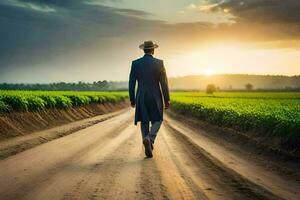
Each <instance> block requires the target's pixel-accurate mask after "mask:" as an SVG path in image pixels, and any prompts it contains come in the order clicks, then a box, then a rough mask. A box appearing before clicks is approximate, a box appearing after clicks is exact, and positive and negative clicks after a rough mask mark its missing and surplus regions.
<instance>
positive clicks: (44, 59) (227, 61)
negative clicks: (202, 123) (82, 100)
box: [0, 0, 300, 83]
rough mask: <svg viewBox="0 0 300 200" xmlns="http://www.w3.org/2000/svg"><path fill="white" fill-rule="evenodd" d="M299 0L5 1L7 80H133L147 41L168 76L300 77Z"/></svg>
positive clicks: (2, 40)
mask: <svg viewBox="0 0 300 200" xmlns="http://www.w3.org/2000/svg"><path fill="white" fill-rule="evenodd" d="M299 10H300V1H299V0H151V1H148V0H145V1H142V0H1V1H0V82H30V83H36V82H42V83H44V82H53V81H66V82H74V81H76V82H77V81H87V82H92V81H97V80H103V79H107V80H127V78H128V72H129V69H130V64H131V61H132V60H134V59H136V58H138V57H140V56H142V55H143V53H142V51H141V50H140V49H139V48H138V46H139V44H141V43H142V42H143V41H144V40H153V41H154V42H157V43H158V45H159V48H158V49H157V51H156V53H155V56H156V57H158V58H161V59H163V60H164V63H165V66H166V69H167V73H168V75H169V76H183V75H190V74H206V75H211V74H224V73H225V74H241V73H247V74H276V75H278V74H284V75H300V12H299Z"/></svg>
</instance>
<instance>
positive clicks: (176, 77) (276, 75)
mask: <svg viewBox="0 0 300 200" xmlns="http://www.w3.org/2000/svg"><path fill="white" fill-rule="evenodd" d="M217 76H258V77H259V76H262V77H264V76H266V77H274V78H275V77H286V78H294V77H296V78H300V74H298V75H297V74H296V75H282V74H211V75H206V74H189V75H182V76H170V77H168V78H169V79H180V78H188V77H205V78H206V79H210V78H214V77H217ZM98 81H107V82H112V83H118V82H119V83H122V82H128V80H108V79H101V80H91V81H82V80H77V81H72V82H68V81H55V82H0V84H53V83H79V82H82V83H93V82H98Z"/></svg>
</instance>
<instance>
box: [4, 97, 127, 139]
mask: <svg viewBox="0 0 300 200" xmlns="http://www.w3.org/2000/svg"><path fill="white" fill-rule="evenodd" d="M125 107H128V102H126V101H123V102H120V103H116V104H112V103H104V104H90V105H86V106H82V107H73V108H70V109H68V110H60V109H48V110H43V111H40V112H12V113H1V114H0V141H2V140H5V139H8V138H12V137H17V136H23V135H27V134H30V133H32V132H36V131H41V130H45V129H49V128H52V127H56V126H59V125H62V124H66V123H70V122H74V121H78V120H82V119H86V118H89V117H94V116H97V115H101V114H106V113H109V112H113V111H117V110H120V109H122V108H125Z"/></svg>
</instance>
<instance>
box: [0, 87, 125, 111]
mask: <svg viewBox="0 0 300 200" xmlns="http://www.w3.org/2000/svg"><path fill="white" fill-rule="evenodd" d="M126 98H127V93H126V92H75V91H9V90H0V112H12V111H41V110H45V109H49V108H58V109H69V108H71V107H73V106H83V105H87V104H91V103H100V104H101V103H117V102H120V101H123V100H125V99H126Z"/></svg>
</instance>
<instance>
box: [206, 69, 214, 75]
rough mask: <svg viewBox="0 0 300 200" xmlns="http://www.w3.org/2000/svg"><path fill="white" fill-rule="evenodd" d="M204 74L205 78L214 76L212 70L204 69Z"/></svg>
mask: <svg viewBox="0 0 300 200" xmlns="http://www.w3.org/2000/svg"><path fill="white" fill-rule="evenodd" d="M204 74H205V76H211V75H213V74H214V71H213V70H212V69H205V70H204Z"/></svg>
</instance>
